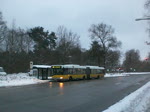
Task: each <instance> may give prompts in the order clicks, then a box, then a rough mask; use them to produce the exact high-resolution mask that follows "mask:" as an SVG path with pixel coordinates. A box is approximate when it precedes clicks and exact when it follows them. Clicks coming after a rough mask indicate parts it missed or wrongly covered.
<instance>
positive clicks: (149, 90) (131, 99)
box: [103, 82, 150, 112]
mask: <svg viewBox="0 0 150 112" xmlns="http://www.w3.org/2000/svg"><path fill="white" fill-rule="evenodd" d="M148 109H150V82H148V83H147V84H146V85H144V86H143V87H141V88H140V89H138V90H136V91H135V92H133V93H131V94H130V95H128V96H126V97H125V98H124V99H123V100H121V101H119V102H118V103H116V104H114V105H112V106H111V107H109V108H108V109H107V110H104V111H103V112H149V111H150V110H148Z"/></svg>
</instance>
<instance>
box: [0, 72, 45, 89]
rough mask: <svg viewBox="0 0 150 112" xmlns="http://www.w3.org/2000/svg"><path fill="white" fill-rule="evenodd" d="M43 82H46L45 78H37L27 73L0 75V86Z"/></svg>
mask: <svg viewBox="0 0 150 112" xmlns="http://www.w3.org/2000/svg"><path fill="white" fill-rule="evenodd" d="M44 82H47V80H40V79H37V78H36V77H33V76H29V75H28V73H18V74H7V75H0V87H6V86H21V85H29V84H37V83H44Z"/></svg>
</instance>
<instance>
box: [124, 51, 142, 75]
mask: <svg viewBox="0 0 150 112" xmlns="http://www.w3.org/2000/svg"><path fill="white" fill-rule="evenodd" d="M123 66H124V68H125V70H126V71H127V72H131V71H135V70H139V67H140V53H139V51H138V50H135V49H131V50H129V51H127V52H126V53H125V59H124V61H123Z"/></svg>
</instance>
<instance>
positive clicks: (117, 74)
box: [105, 73, 129, 77]
mask: <svg viewBox="0 0 150 112" xmlns="http://www.w3.org/2000/svg"><path fill="white" fill-rule="evenodd" d="M121 76H129V74H123V73H106V74H105V77H121Z"/></svg>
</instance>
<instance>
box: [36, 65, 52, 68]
mask: <svg viewBox="0 0 150 112" xmlns="http://www.w3.org/2000/svg"><path fill="white" fill-rule="evenodd" d="M33 67H36V68H51V66H48V65H33Z"/></svg>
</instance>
